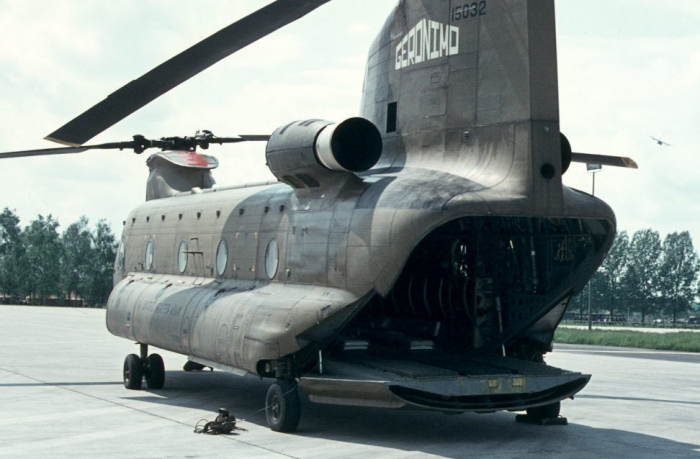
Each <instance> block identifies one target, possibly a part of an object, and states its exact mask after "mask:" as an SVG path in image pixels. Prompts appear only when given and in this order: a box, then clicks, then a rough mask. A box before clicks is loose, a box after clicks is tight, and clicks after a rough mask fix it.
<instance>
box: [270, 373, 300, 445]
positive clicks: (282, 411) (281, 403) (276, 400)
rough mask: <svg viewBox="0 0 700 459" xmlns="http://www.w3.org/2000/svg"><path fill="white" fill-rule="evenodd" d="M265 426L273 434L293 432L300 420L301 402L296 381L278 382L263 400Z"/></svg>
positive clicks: (271, 387)
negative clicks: (265, 418)
mask: <svg viewBox="0 0 700 459" xmlns="http://www.w3.org/2000/svg"><path fill="white" fill-rule="evenodd" d="M265 415H266V417H267V425H268V427H269V428H270V430H272V431H274V432H293V431H295V430H296V428H297V426H298V425H299V418H301V400H300V399H299V391H298V389H297V383H296V381H287V380H282V379H281V380H278V381H277V382H276V383H274V384H272V385H271V386H270V388H269V389H268V391H267V397H266V398H265Z"/></svg>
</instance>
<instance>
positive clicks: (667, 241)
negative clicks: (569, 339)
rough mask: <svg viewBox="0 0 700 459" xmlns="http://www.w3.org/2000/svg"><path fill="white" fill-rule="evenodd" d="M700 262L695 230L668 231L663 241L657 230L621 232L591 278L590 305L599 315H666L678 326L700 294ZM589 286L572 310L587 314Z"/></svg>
mask: <svg viewBox="0 0 700 459" xmlns="http://www.w3.org/2000/svg"><path fill="white" fill-rule="evenodd" d="M699 280H700V262H699V261H698V254H697V252H696V251H695V249H694V248H693V241H692V238H691V237H690V233H688V232H687V231H683V232H680V233H670V234H668V235H667V236H666V237H665V238H664V240H663V242H662V241H661V237H660V236H659V233H658V232H657V231H654V230H651V229H644V230H639V231H636V232H635V233H634V234H633V235H632V238H631V239H630V237H629V235H628V234H627V232H626V231H622V232H620V233H618V234H617V236H616V238H615V242H614V244H613V246H612V248H611V249H610V253H609V254H608V256H607V258H606V259H605V261H604V262H603V264H602V266H601V267H600V268H599V269H598V271H597V272H596V273H595V275H594V276H593V279H591V281H590V304H591V310H592V311H593V312H595V313H597V314H596V315H601V314H602V315H607V316H608V317H609V318H610V321H614V318H615V317H616V316H617V317H624V318H627V317H631V316H632V315H633V314H634V315H636V316H637V317H638V318H639V320H640V321H641V323H646V322H647V321H648V320H649V319H653V318H667V319H668V320H670V321H671V322H672V323H673V325H676V324H677V322H678V320H679V319H680V318H683V317H686V316H687V315H688V314H692V311H693V307H694V305H695V303H696V302H697V300H698V297H699V296H700V282H699ZM588 295H589V290H588V288H585V289H584V290H583V291H582V292H581V293H579V294H578V295H576V297H574V298H573V300H572V302H571V303H570V304H569V308H568V310H569V311H578V312H579V313H580V314H585V313H586V312H587V309H588V301H589V298H588Z"/></svg>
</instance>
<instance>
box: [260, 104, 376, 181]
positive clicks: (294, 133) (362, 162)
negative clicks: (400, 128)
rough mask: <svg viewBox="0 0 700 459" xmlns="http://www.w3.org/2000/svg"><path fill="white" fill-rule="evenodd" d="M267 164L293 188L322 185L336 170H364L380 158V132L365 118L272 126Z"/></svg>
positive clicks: (267, 149) (336, 172) (336, 173)
mask: <svg viewBox="0 0 700 459" xmlns="http://www.w3.org/2000/svg"><path fill="white" fill-rule="evenodd" d="M265 154H266V157H267V165H268V167H269V168H270V170H271V171H272V173H273V174H274V175H275V177H277V178H278V179H279V180H280V181H282V182H284V183H287V184H289V185H291V186H293V187H294V188H296V189H302V188H318V187H322V186H324V185H325V184H327V182H329V181H331V180H336V179H337V178H338V174H339V173H340V174H343V173H344V174H348V173H350V174H353V173H356V172H364V171H366V170H368V169H370V168H372V166H374V165H375V164H377V161H379V157H380V156H381V154H382V136H381V134H379V130H378V129H377V127H376V126H375V125H374V124H372V122H371V121H368V120H366V119H364V118H349V119H347V120H345V121H343V122H341V123H337V124H333V123H331V122H330V121H324V120H306V121H295V122H293V123H291V124H288V125H286V126H282V127H280V128H278V129H277V130H275V132H274V133H273V134H272V135H271V136H270V140H269V141H268V142H267V148H266V152H265Z"/></svg>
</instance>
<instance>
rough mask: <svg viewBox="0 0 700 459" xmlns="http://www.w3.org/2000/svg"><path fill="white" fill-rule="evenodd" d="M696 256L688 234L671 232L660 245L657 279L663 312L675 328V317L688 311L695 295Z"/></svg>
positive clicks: (685, 232) (696, 276)
mask: <svg viewBox="0 0 700 459" xmlns="http://www.w3.org/2000/svg"><path fill="white" fill-rule="evenodd" d="M698 266H699V265H698V254H697V253H696V252H695V249H694V248H693V241H692V239H691V238H690V233H688V232H687V231H684V232H682V233H671V234H668V235H667V236H666V238H665V239H664V243H663V256H662V261H661V265H660V270H659V280H660V283H661V291H662V294H663V303H664V312H665V313H666V314H669V315H670V316H671V317H672V319H673V325H674V326H675V325H676V321H677V319H678V314H682V313H685V312H687V311H689V310H690V308H691V305H692V302H693V299H694V297H695V293H696V281H697V278H698V269H699V268H698Z"/></svg>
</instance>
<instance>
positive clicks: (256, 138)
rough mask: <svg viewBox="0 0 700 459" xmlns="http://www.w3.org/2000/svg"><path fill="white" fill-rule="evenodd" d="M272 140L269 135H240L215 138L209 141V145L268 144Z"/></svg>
mask: <svg viewBox="0 0 700 459" xmlns="http://www.w3.org/2000/svg"><path fill="white" fill-rule="evenodd" d="M268 140H270V136H269V135H239V136H238V137H213V138H211V139H208V140H207V142H208V143H218V144H219V145H223V144H225V143H238V142H267V141H268Z"/></svg>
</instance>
